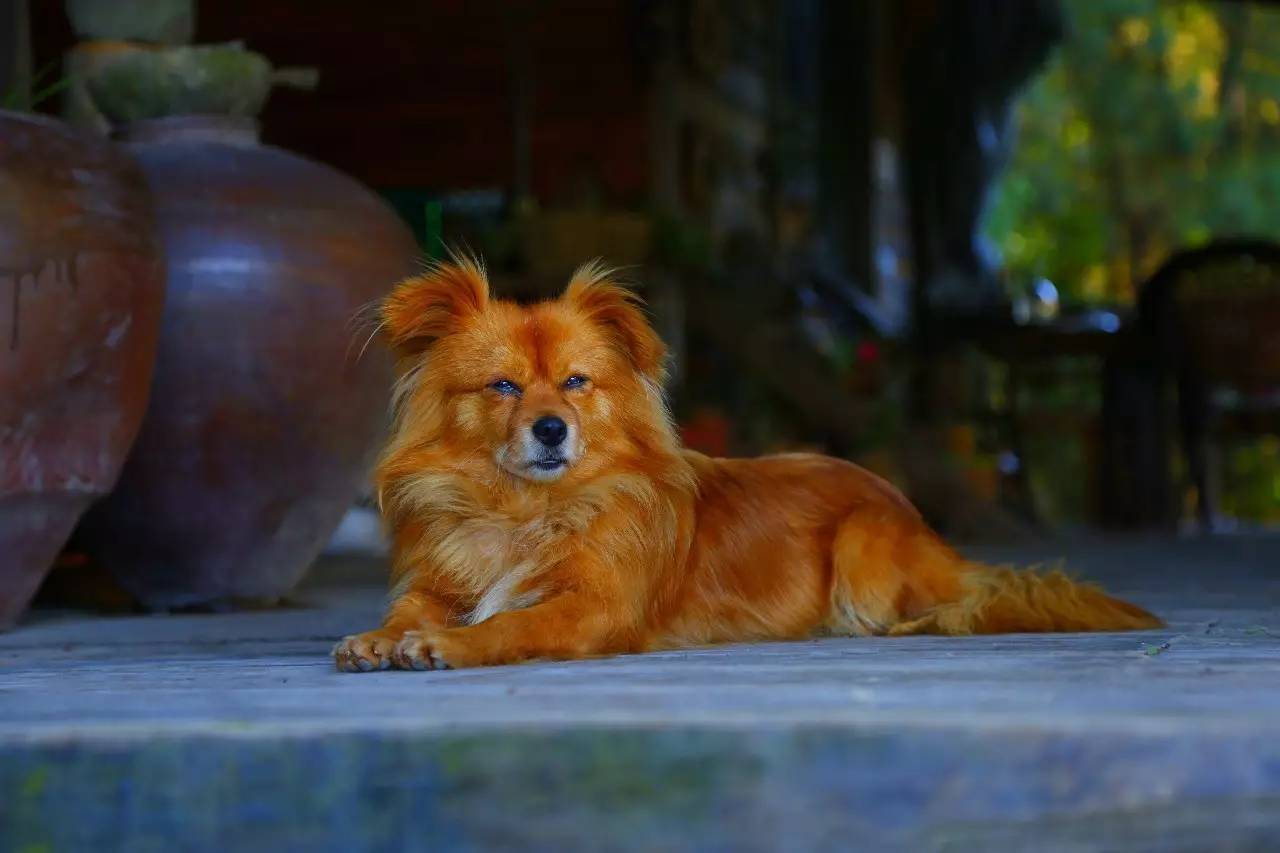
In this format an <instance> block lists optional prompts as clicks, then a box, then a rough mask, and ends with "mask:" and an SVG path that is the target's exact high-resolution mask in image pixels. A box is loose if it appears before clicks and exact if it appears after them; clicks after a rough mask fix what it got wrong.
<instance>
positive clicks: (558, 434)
mask: <svg viewBox="0 0 1280 853" xmlns="http://www.w3.org/2000/svg"><path fill="white" fill-rule="evenodd" d="M532 430H533V437H534V438H536V439H538V442H539V443H540V444H543V445H545V446H546V447H558V446H559V445H560V442H562V441H564V437H565V436H566V435H568V434H569V427H568V425H567V424H565V422H564V421H563V420H562V419H560V418H557V417H556V416H555V415H546V416H545V417H541V418H538V419H537V420H536V421H534V422H533V427H532Z"/></svg>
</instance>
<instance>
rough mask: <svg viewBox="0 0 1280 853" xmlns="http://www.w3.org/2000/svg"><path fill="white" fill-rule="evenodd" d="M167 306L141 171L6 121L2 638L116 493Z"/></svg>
mask: <svg viewBox="0 0 1280 853" xmlns="http://www.w3.org/2000/svg"><path fill="white" fill-rule="evenodd" d="M163 300H164V279H163V270H162V267H161V262H160V256H159V252H158V248H157V245H156V239H155V232H154V229H153V223H152V219H151V211H150V202H149V196H148V193H147V188H146V184H145V181H144V179H143V176H142V174H141V172H140V171H139V170H138V168H137V166H136V165H135V164H134V163H133V162H132V161H131V160H130V159H129V158H128V156H127V155H126V154H125V153H124V152H122V151H121V150H119V149H118V148H117V147H116V146H114V145H112V144H111V143H109V142H106V141H105V140H102V139H98V138H96V137H93V136H89V135H86V134H81V133H77V132H76V131H73V130H72V129H71V128H69V127H67V126H66V125H64V124H62V123H60V122H56V121H52V120H49V119H45V118H38V117H35V116H28V115H18V114H15V113H6V112H0V626H5V625H8V624H11V623H12V622H13V621H14V620H15V619H16V618H17V617H18V615H19V614H20V613H21V612H22V610H23V609H24V608H25V607H26V605H27V603H28V602H29V601H30V599H31V596H32V595H33V594H34V593H35V590H36V587H37V586H38V585H39V584H40V581H41V579H42V578H43V577H44V575H45V573H46V571H48V569H49V567H50V565H51V564H52V563H53V561H54V559H55V557H57V555H58V551H59V550H60V549H61V548H62V546H63V544H64V543H65V542H66V539H67V536H68V534H69V533H70V532H71V529H72V527H73V526H74V525H75V523H76V521H77V520H78V519H79V518H80V515H81V513H83V512H84V510H85V509H86V508H87V507H88V506H89V504H90V503H91V502H92V501H93V500H95V499H96V498H98V497H99V496H101V495H103V494H105V493H106V492H107V491H108V490H110V489H111V487H112V486H113V485H114V484H115V482H116V478H117V476H118V475H119V473H120V467H121V465H122V463H123V462H124V458H125V455H126V453H127V452H128V449H129V446H130V444H132V442H133V439H134V436H135V435H136V434H137V431H138V425H139V423H140V422H141V420H142V415H143V412H144V410H145V408H146V403H147V389H148V387H149V385H150V382H151V371H152V366H153V363H154V357H155V347H156V338H157V334H158V328H159V322H160V310H161V304H162V303H163Z"/></svg>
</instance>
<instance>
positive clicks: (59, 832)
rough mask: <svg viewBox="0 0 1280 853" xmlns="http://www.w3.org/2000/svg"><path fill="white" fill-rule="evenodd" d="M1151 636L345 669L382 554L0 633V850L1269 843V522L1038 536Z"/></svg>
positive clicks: (48, 618)
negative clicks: (1153, 614)
mask: <svg viewBox="0 0 1280 853" xmlns="http://www.w3.org/2000/svg"><path fill="white" fill-rule="evenodd" d="M980 556H987V557H990V558H993V559H1014V560H1020V561H1025V560H1027V559H1031V558H1041V557H1055V556H1067V557H1068V558H1069V559H1070V561H1071V563H1072V565H1074V566H1075V567H1076V568H1077V569H1078V570H1079V571H1080V572H1081V573H1082V574H1085V575H1089V576H1093V577H1097V578H1099V579H1102V580H1105V581H1106V582H1108V583H1109V584H1110V585H1111V586H1113V587H1114V588H1116V589H1117V590H1119V591H1121V592H1123V593H1125V594H1127V595H1129V596H1130V597H1132V598H1133V599H1134V600H1136V601H1138V602H1139V603H1142V604H1145V605H1147V606H1150V607H1152V608H1153V609H1155V610H1156V611H1157V612H1160V613H1161V614H1162V615H1164V616H1165V617H1166V618H1167V619H1168V620H1169V621H1170V627H1169V628H1168V629H1167V630H1162V631H1157V632H1150V633H1144V634H1111V635H1064V636H1010V637H991V638H965V639H944V638H926V637H920V638H903V639H892V640H890V639H883V640H881V639H877V640H843V639H828V640H818V641H812V642H804V643H794V644H765V645H758V646H741V647H731V648H719V649H702V650H695V651H690V652H684V653H664V654H656V655H645V656H636V657H628V658H619V659H614V660H600V661H587V662H579V663H564V664H561V663H544V664H531V665H526V666H520V667H509V668H500V669H488V670H472V671H457V672H427V673H399V672H385V673H370V674H363V675H344V674H339V673H336V672H334V671H332V669H331V667H330V664H329V661H328V660H327V657H326V653H327V651H328V648H329V646H330V645H331V644H332V642H333V641H334V639H336V638H337V637H338V636H340V635H341V634H343V633H347V632H350V631H353V630H359V629H361V628H365V627H368V626H369V625H371V624H372V623H373V621H374V620H375V619H376V616H377V612H378V609H379V607H380V594H379V591H378V586H377V584H378V579H377V577H376V574H377V569H376V568H374V567H370V566H369V565H366V564H361V563H359V562H358V561H344V562H342V563H335V564H330V565H327V566H322V567H321V571H320V572H318V573H317V577H316V578H315V579H314V581H313V582H312V583H311V584H310V585H309V586H308V587H307V588H305V589H304V590H303V591H302V592H301V593H300V594H299V596H298V601H297V602H295V603H294V605H293V606H292V607H289V608H286V609H282V610H278V611H271V612H262V613H235V614H219V615H184V616H149V617H141V616H138V617H132V616H131V617H91V616H85V615H82V614H68V613H51V612H45V613H37V614H35V615H34V616H33V617H32V618H31V619H29V620H28V621H27V623H25V624H24V625H22V626H20V627H19V628H18V629H17V630H15V631H13V632H11V633H9V634H6V635H0V850H4V851H8V850H95V851H96V850H130V851H135V850H138V851H145V850H236V849H252V850H257V849H263V850H308V851H310V850H341V851H356V850H443V849H460V850H481V849H534V850H572V849H619V850H684V849H696V850H725V851H728V850H735V851H736V850H824V849H829V850H872V849H876V850H879V849H910V850H972V849H1001V850H1020V849H1027V850H1094V849H1108V850H1111V849H1120V850H1151V849H1173V850H1255V849H1256V850H1272V849H1280V539H1269V538H1259V537H1253V538H1233V539H1224V540H1213V541H1211V540H1191V541H1172V540H1170V541H1123V542H1096V541H1094V542H1075V543H1047V544H1046V545H1045V546H1044V547H1043V548H1040V549H1026V548H1023V549H1020V550H1018V551H988V552H986V553H985V554H981V555H980Z"/></svg>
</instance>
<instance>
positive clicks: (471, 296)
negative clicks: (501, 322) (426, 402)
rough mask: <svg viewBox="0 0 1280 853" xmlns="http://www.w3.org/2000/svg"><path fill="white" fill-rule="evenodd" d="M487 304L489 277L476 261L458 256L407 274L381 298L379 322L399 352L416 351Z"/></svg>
mask: <svg viewBox="0 0 1280 853" xmlns="http://www.w3.org/2000/svg"><path fill="white" fill-rule="evenodd" d="M488 304H489V279H488V277H487V276H486V275H485V272H484V268H483V267H482V266H481V265H480V263H479V262H478V261H475V260H472V259H470V258H459V259H455V260H453V261H450V262H447V263H439V264H434V265H432V266H430V267H428V268H427V270H426V271H425V272H423V273H422V274H421V275H416V276H413V277H411V278H407V279H405V280H404V281H402V282H400V284H398V285H396V288H395V290H393V291H391V294H390V295H389V296H387V298H386V299H385V300H383V302H382V323H383V328H384V329H385V330H386V334H387V340H388V341H389V342H390V344H391V348H392V349H393V350H394V351H395V352H396V354H397V355H400V356H412V355H418V354H419V353H422V352H423V351H425V350H426V349H427V347H429V346H431V344H432V343H434V342H435V341H436V340H437V339H439V338H441V337H444V336H445V335H447V334H449V333H451V332H454V331H456V330H457V329H458V327H459V325H460V323H461V322H462V321H463V320H465V319H466V318H467V317H470V316H473V315H475V314H479V313H480V312H482V311H484V309H485V307H486V306H487V305H488Z"/></svg>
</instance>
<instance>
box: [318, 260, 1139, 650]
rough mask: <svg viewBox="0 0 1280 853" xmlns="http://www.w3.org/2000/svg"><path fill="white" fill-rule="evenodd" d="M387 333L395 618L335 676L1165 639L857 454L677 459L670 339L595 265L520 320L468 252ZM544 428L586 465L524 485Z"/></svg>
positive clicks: (399, 301) (384, 485) (356, 645)
mask: <svg viewBox="0 0 1280 853" xmlns="http://www.w3.org/2000/svg"><path fill="white" fill-rule="evenodd" d="M382 320H383V323H384V328H385V330H386V335H387V338H388V340H389V343H390V346H391V348H392V349H393V350H394V352H395V354H396V355H397V357H398V359H399V365H400V367H399V370H400V379H399V382H398V385H397V388H396V400H397V401H396V421H395V427H394V431H393V434H392V437H391V440H390V443H389V446H388V447H387V449H386V452H385V454H384V456H383V458H382V462H381V464H380V466H379V469H378V474H377V487H378V494H379V498H380V501H381V506H382V511H383V515H384V517H385V520H386V523H387V526H388V529H389V533H390V536H391V540H392V552H393V570H392V580H393V592H392V600H391V604H390V606H389V608H388V611H387V614H386V617H385V619H384V620H383V624H382V626H381V627H379V628H377V629H375V630H373V631H370V632H368V633H364V634H359V635H355V636H351V637H347V638H345V639H344V640H343V641H342V642H340V643H339V644H338V645H337V647H336V648H335V650H334V656H335V660H336V662H337V665H338V667H339V668H340V669H343V670H349V671H369V670H376V669H386V668H389V667H396V668H401V669H434V668H438V667H444V666H449V667H468V666H483V665H491V664H506V663H516V662H519V661H525V660H530V659H538V658H555V659H566V658H582V657H590V656H597V655H609V654H619V653H628V652H643V651H649V650H654V649H670V648H679V647H686V646H693V645H702V644H709V643H724V642H734V641H746V640H782V639H792V638H801V637H810V636H814V635H821V634H835V635H859V636H862V635H883V634H917V633H940V634H973V633H1002V632H1015V631H1096V630H1128V629H1141V628H1154V627H1158V626H1160V625H1161V622H1160V621H1159V620H1158V619H1156V618H1155V617H1154V616H1152V615H1151V614H1149V613H1147V612H1146V611H1144V610H1142V609H1141V608H1139V607H1136V606H1134V605H1131V604H1128V603H1125V602H1122V601H1118V600H1116V599H1114V598H1111V597H1109V596H1107V595H1106V594H1104V593H1103V592H1102V591H1100V590H1099V589H1097V588H1095V587H1093V586H1089V585H1085V584H1079V583H1076V582H1074V581H1072V580H1070V579H1068V578H1067V577H1065V576H1064V575H1062V574H1061V573H1057V572H1051V573H1047V574H1044V573H1035V572H1030V571H1014V570H1010V569H1000V568H995V567H990V566H984V565H980V564H976V563H973V562H969V561H967V560H965V559H963V558H962V557H960V556H959V555H958V554H957V553H956V552H955V551H953V550H952V549H951V548H950V547H948V546H947V545H946V544H945V543H943V541H942V540H941V539H940V538H939V537H938V536H936V535H935V534H934V533H933V532H932V531H931V530H930V529H929V527H928V526H927V525H926V524H925V523H924V521H922V519H921V517H920V515H919V513H917V512H916V510H915V509H914V508H913V507H912V505H911V504H910V503H909V502H908V501H907V500H906V498H904V497H903V496H902V494H901V493H899V492H898V491H897V490H896V489H895V488H894V487H893V486H891V485H889V484H888V483H887V482H885V481H884V480H882V479H880V478H879V477H876V476H875V475H873V474H871V473H869V472H867V471H865V470H863V469H862V468H859V467H857V466H856V465H853V464H851V463H849V462H845V461H841V460H838V459H832V458H829V457H824V456H817V455H808V454H795V455H783V456H771V457H765V458H760V459H712V458H709V457H707V456H704V455H702V454H699V453H695V452H692V451H689V450H685V449H682V448H681V447H680V445H679V442H678V440H677V438H676V435H675V432H674V430H673V428H672V424H671V421H670V418H669V416H668V413H667V410H666V408H665V404H664V401H663V397H662V391H661V383H662V380H663V374H664V359H665V348H664V346H663V344H662V342H661V340H660V339H659V338H658V336H657V335H656V334H655V333H654V331H653V329H652V328H651V327H650V325H649V323H648V322H647V321H646V319H645V317H644V315H643V313H642V311H641V310H640V307H639V305H638V302H637V300H636V299H635V297H634V296H633V295H632V294H631V293H630V292H628V291H627V290H625V289H623V288H622V287H620V286H619V285H618V284H616V283H615V282H614V281H613V280H612V279H611V278H610V275H609V273H608V272H607V271H606V270H604V269H603V268H601V267H599V266H596V265H588V266H586V267H584V268H582V269H581V270H579V271H578V273H577V274H575V276H574V278H573V280H572V282H571V283H570V284H569V286H568V289H567V290H566V291H565V293H564V294H563V295H562V296H561V297H560V298H559V299H556V300H552V301H547V302H543V303H539V304H536V305H532V306H520V305H516V304H514V303H511V302H507V301H501V300H495V299H493V298H491V297H490V294H489V284H488V281H487V278H486V275H485V272H484V270H483V269H482V268H481V267H480V265H479V264H478V263H477V262H474V261H471V260H459V261H456V262H453V263H447V264H441V265H438V266H435V267H433V268H431V269H430V270H428V271H427V272H426V273H424V274H423V275H420V276H418V277H415V278H412V279H409V280H407V281H405V282H403V283H401V284H400V285H399V286H398V287H397V289H396V290H395V291H394V292H393V293H392V294H391V295H390V296H389V297H388V298H387V300H386V301H385V303H384V304H383V308H382ZM571 376H577V377H583V378H584V381H583V382H581V383H578V384H576V385H574V384H573V383H569V385H572V386H573V387H569V386H568V385H567V384H566V381H567V380H568V378H569V377H571ZM499 380H507V381H509V382H511V383H512V387H515V388H518V389H519V393H503V392H500V391H498V390H495V384H494V383H496V382H499ZM575 381H576V380H575ZM499 387H503V388H505V387H506V386H499ZM546 415H552V416H557V417H559V418H561V419H563V420H564V421H565V422H566V423H567V424H569V425H570V429H571V435H572V436H574V437H575V438H574V442H575V452H576V453H577V457H576V459H575V460H574V461H573V463H572V464H570V465H568V466H567V467H566V468H565V470H563V472H562V473H559V474H558V476H555V477H552V478H531V477H530V476H525V475H524V474H523V471H524V469H522V468H521V467H520V465H521V464H522V463H521V461H520V459H519V458H514V457H513V454H514V451H513V448H515V447H517V446H524V445H522V444H521V442H522V441H523V437H524V436H525V435H526V433H527V432H528V430H529V429H530V426H531V424H532V422H533V421H534V420H535V419H537V418H539V417H543V416H546Z"/></svg>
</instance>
